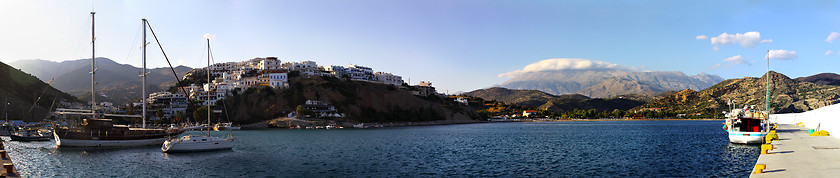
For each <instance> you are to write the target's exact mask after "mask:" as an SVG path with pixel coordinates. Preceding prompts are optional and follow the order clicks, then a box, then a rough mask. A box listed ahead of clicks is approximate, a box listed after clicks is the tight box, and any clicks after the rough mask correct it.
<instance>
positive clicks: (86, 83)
mask: <svg viewBox="0 0 840 178" xmlns="http://www.w3.org/2000/svg"><path fill="white" fill-rule="evenodd" d="M11 65H12V66H15V67H17V68H20V69H21V70H23V71H25V72H31V73H32V74H33V75H35V76H36V77H38V78H39V79H41V80H42V81H44V82H49V81H50V80H53V82H52V84H51V85H52V86H53V87H55V88H57V89H59V90H62V91H64V92H67V93H70V94H72V95H74V96H77V97H79V99H81V100H84V101H90V73H89V72H90V59H79V60H73V61H62V62H53V61H46V60H19V61H15V62H12V63H11ZM96 66H97V71H96V82H97V86H96V91H97V93H98V94H99V96H97V98H96V101H97V102H100V101H109V102H113V103H114V104H126V103H130V102H131V101H135V100H140V99H141V96H140V95H141V92H140V90H141V88H140V85H141V80H140V77H139V75H140V73H141V72H140V70H141V69H140V68H137V67H134V66H131V65H128V64H119V63H116V62H114V61H112V60H111V59H108V58H96ZM190 70H192V69H191V68H189V67H185V66H178V67H176V68H175V71H176V72H177V73H178V76H183V75H184V74H186V73H187V72H188V71H190ZM148 72H149V75H148V76H147V77H146V84H147V85H146V86H147V87H146V92H147V94H148V93H152V92H155V91H162V90H165V89H167V88H168V86H170V85H172V84H174V83H175V77H174V76H173V75H172V71H171V70H170V69H169V68H168V67H167V68H155V69H149V70H148Z"/></svg>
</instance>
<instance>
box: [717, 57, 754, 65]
mask: <svg viewBox="0 0 840 178" xmlns="http://www.w3.org/2000/svg"><path fill="white" fill-rule="evenodd" d="M723 62H728V63H729V64H747V65H750V64H751V63H750V62H748V61H747V60H746V59H745V58H744V57H743V56H741V55H737V56H732V57H729V58H726V59H723Z"/></svg>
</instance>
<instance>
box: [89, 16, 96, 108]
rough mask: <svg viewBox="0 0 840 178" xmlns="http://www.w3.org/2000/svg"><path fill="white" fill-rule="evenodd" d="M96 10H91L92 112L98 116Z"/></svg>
mask: <svg viewBox="0 0 840 178" xmlns="http://www.w3.org/2000/svg"><path fill="white" fill-rule="evenodd" d="M94 15H96V12H93V11H91V12H90V54H91V57H90V103H91V104H90V112H91V114H93V117H94V118H96V93H95V92H94V91H95V89H94V85H96V35H95V34H96V33H95V30H96V28H94V27H95V26H94V23H96V20H95V17H94Z"/></svg>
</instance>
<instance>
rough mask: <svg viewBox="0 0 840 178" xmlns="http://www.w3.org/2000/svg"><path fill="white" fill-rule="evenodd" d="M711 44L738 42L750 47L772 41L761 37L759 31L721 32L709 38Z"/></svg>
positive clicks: (742, 45)
mask: <svg viewBox="0 0 840 178" xmlns="http://www.w3.org/2000/svg"><path fill="white" fill-rule="evenodd" d="M711 41H712V45H721V46H722V45H730V44H740V45H741V47H745V48H752V47H755V46H758V44H760V43H771V42H773V40H772V39H765V40H762V39H761V33H759V32H747V33H744V34H740V33H736V34H734V35H733V34H728V33H722V34H720V35H718V36H717V37H712V39H711Z"/></svg>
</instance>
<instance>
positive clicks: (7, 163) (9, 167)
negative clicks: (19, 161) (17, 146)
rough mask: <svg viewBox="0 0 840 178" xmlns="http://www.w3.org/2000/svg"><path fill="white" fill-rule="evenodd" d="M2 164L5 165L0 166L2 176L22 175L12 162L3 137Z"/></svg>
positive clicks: (1, 147) (0, 162)
mask: <svg viewBox="0 0 840 178" xmlns="http://www.w3.org/2000/svg"><path fill="white" fill-rule="evenodd" d="M0 164H2V165H3V167H2V168H0V177H20V175H18V174H17V169H15V166H14V164H13V163H12V159H11V158H10V157H9V154H8V153H7V152H6V146H5V145H4V144H3V140H2V139H0Z"/></svg>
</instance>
